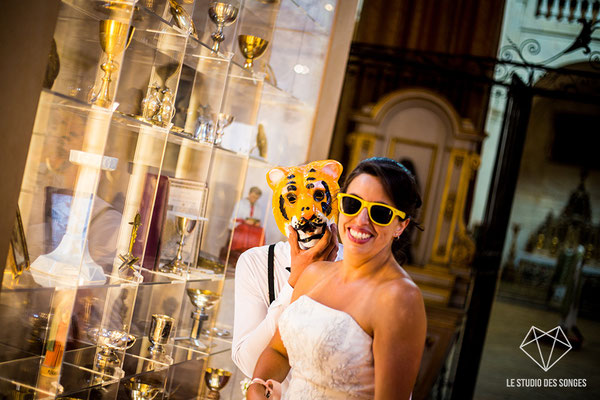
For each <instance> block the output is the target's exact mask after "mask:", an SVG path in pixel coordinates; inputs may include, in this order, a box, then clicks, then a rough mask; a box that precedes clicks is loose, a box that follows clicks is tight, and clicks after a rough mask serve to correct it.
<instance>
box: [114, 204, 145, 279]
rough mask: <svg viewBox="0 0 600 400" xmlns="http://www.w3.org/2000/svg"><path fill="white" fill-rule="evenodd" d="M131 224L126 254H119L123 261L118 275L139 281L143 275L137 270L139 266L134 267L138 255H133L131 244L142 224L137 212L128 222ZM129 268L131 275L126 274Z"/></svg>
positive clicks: (133, 242)
mask: <svg viewBox="0 0 600 400" xmlns="http://www.w3.org/2000/svg"><path fill="white" fill-rule="evenodd" d="M129 225H132V228H131V237H130V239H129V250H128V251H127V254H119V259H120V260H121V261H122V262H123V263H122V264H121V265H120V266H119V276H120V277H122V278H125V279H131V280H135V281H136V282H141V281H142V280H144V277H143V276H142V274H140V272H139V269H140V268H139V267H136V266H135V265H134V264H135V263H136V262H138V261H139V259H140V258H139V257H135V256H134V255H133V245H134V244H135V238H136V237H137V231H138V229H139V227H140V226H141V225H142V217H141V216H140V213H139V212H138V213H137V214H135V218H134V219H133V221H132V222H130V223H129ZM129 270H133V276H130V275H129V274H128V272H129Z"/></svg>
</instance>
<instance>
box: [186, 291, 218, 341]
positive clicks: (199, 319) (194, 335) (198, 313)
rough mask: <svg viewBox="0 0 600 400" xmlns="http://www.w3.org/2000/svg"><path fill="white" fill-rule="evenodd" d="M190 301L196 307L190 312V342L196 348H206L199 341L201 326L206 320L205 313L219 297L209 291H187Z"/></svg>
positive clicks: (206, 315)
mask: <svg viewBox="0 0 600 400" xmlns="http://www.w3.org/2000/svg"><path fill="white" fill-rule="evenodd" d="M187 294H188V296H189V298H190V301H191V302H192V304H193V305H194V307H196V309H195V310H194V311H192V320H193V323H192V330H191V332H190V341H191V342H192V344H193V345H194V346H196V347H201V348H206V345H205V344H204V343H202V341H201V340H200V338H201V336H202V324H203V323H204V321H206V320H208V314H207V312H208V311H209V310H210V309H211V308H212V307H213V306H214V305H215V304H216V303H217V301H219V295H218V294H216V293H214V292H211V291H210V290H201V289H191V288H190V289H187Z"/></svg>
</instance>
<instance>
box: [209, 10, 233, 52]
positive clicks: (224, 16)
mask: <svg viewBox="0 0 600 400" xmlns="http://www.w3.org/2000/svg"><path fill="white" fill-rule="evenodd" d="M239 9H240V8H239V4H238V3H237V2H223V1H211V2H210V3H209V4H208V16H209V17H210V19H211V21H212V22H214V23H215V24H216V25H217V30H216V31H215V32H213V33H212V34H211V35H210V37H211V38H212V40H213V47H212V50H213V51H214V52H215V53H216V52H218V51H219V47H220V46H221V42H222V41H223V40H225V35H224V34H223V28H224V27H226V26H229V25H231V24H233V23H234V22H235V20H236V19H237V16H238V12H239Z"/></svg>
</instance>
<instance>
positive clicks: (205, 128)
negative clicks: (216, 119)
mask: <svg viewBox="0 0 600 400" xmlns="http://www.w3.org/2000/svg"><path fill="white" fill-rule="evenodd" d="M214 132H215V129H214V123H213V120H212V118H211V117H210V116H206V115H204V114H201V115H199V116H198V121H197V122H196V129H194V134H193V135H192V136H193V138H194V139H197V140H199V141H201V142H205V143H213V141H214Z"/></svg>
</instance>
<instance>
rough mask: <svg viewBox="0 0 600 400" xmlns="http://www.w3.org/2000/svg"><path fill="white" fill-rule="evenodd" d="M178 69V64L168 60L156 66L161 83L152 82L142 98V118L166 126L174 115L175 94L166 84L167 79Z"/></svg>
mask: <svg viewBox="0 0 600 400" xmlns="http://www.w3.org/2000/svg"><path fill="white" fill-rule="evenodd" d="M178 70H179V64H178V63H176V62H169V63H166V64H164V65H161V66H159V67H156V69H155V72H156V75H157V76H158V77H159V78H160V79H161V81H162V83H161V84H159V83H157V82H154V83H153V84H152V85H150V86H149V87H148V93H147V94H146V97H145V98H144V100H142V118H141V119H142V120H144V121H148V122H150V123H152V124H154V125H157V126H160V127H163V128H164V127H167V126H168V125H169V124H170V123H171V119H172V118H173V116H174V115H175V95H174V94H173V91H172V90H171V89H169V87H168V86H167V82H168V80H169V79H170V78H171V76H173V75H174V74H175V73H176V72H177V71H178Z"/></svg>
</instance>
